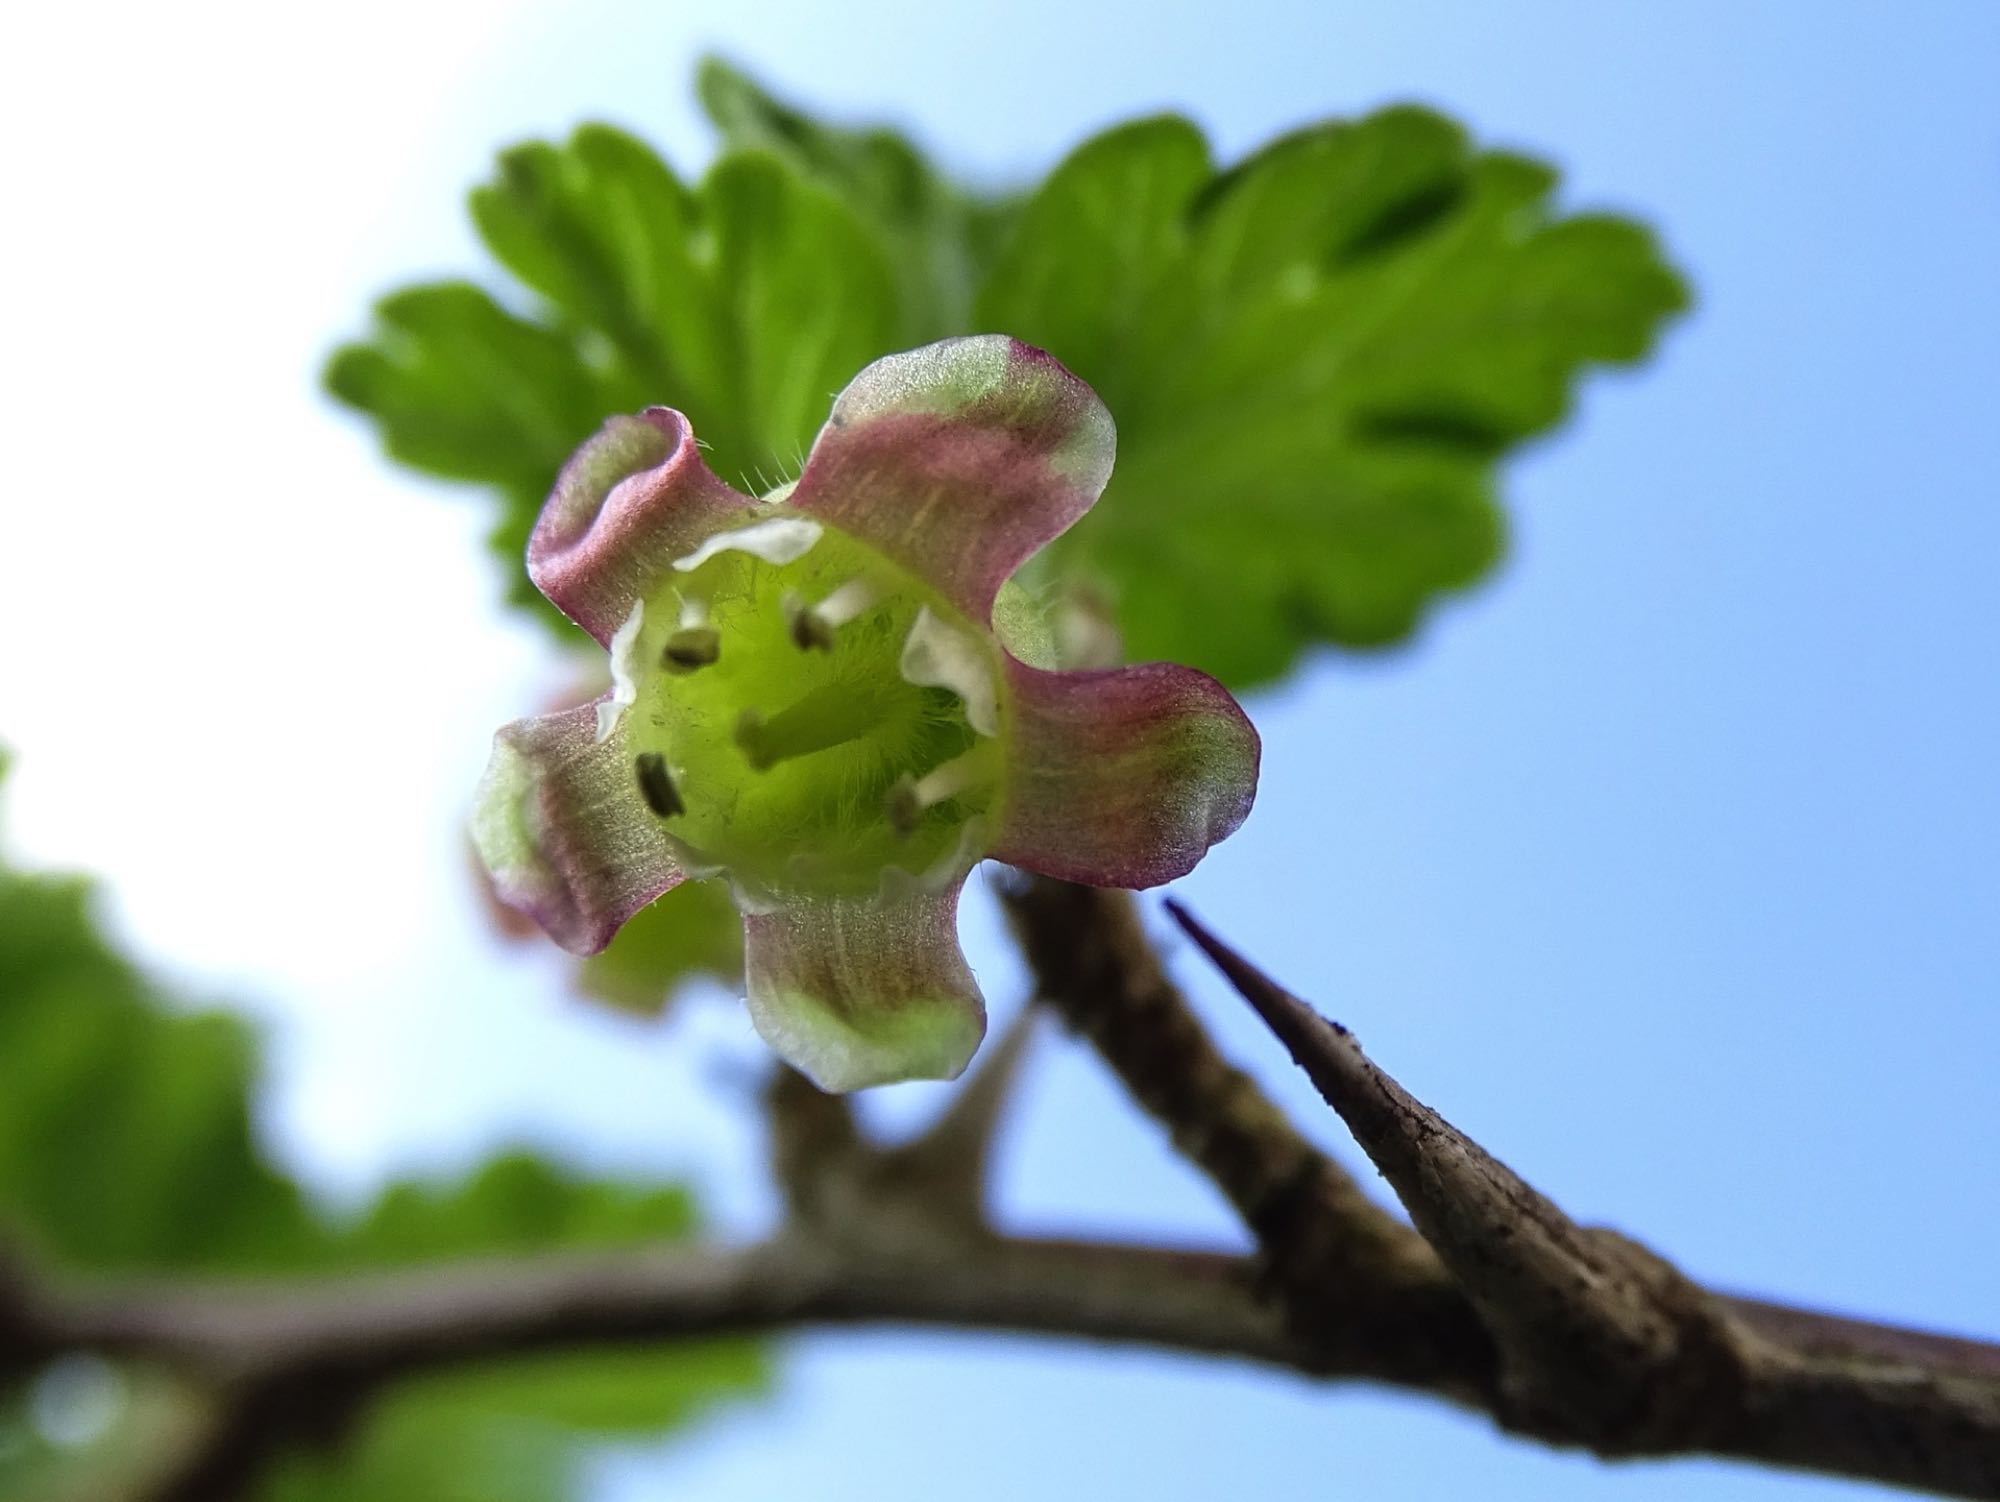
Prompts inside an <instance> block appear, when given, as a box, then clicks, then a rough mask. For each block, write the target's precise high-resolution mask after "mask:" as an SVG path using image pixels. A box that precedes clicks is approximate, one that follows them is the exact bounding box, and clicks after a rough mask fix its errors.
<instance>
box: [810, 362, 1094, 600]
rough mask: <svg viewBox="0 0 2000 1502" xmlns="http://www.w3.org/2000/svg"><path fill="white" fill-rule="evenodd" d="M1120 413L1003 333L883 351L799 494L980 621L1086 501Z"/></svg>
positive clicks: (841, 410) (833, 422) (848, 401)
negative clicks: (896, 351) (1109, 410)
mask: <svg viewBox="0 0 2000 1502" xmlns="http://www.w3.org/2000/svg"><path fill="white" fill-rule="evenodd" d="M1114 446H1115V436H1114V432H1113V429H1112V425H1111V416H1110V414H1109V413H1107V412H1106V411H1105V410H1104V404H1103V403H1102V402H1100V401H1098V399H1097V396H1096V394H1095V393H1094V392H1092V391H1091V389H1090V388H1089V387H1088V386H1086V385H1084V384H1083V382H1081V381H1079V380H1078V379H1077V378H1076V377H1075V376H1073V375H1071V374H1070V373H1069V372H1068V371H1067V370H1065V369H1064V368H1063V366H1062V365H1061V364H1060V363H1059V362H1058V361H1057V360H1056V359H1055V357H1054V356H1052V355H1049V354H1046V353H1044V352H1043V351H1041V350H1038V349H1035V348H1033V347H1032V346H1030V345H1026V344H1022V343H1021V342H1020V341H1018V340H1015V339H1009V338H1006V337H1005V336H1003V335H998V334H983V335H979V336H976V337H973V338H965V339H947V340H944V341H942V342H941V343H938V344H931V345H926V346H925V347H924V348H922V349H918V350H911V351H910V352H909V353H907V354H900V355H890V356H889V357H887V358H886V359H881V360H877V361H876V362H875V363H874V364H873V365H870V366H869V367H868V368H867V369H866V370H864V371H862V372H861V374H859V375H858V376H856V377H855V378H854V380H853V382H852V383H851V384H850V385H849V386H848V387H847V389H846V390H845V391H843V392H842V393H841V394H840V398H839V400H837V401H836V402H835V403H834V406H833V415H832V416H831V417H830V418H828V419H827V423H826V426H825V427H824V428H822V429H821V430H820V434H819V437H818V438H817V439H816V440H815V441H814V443H813V449H812V453H811V454H810V455H809V456H808V457H807V459H806V467H805V472H804V473H803V474H802V475H801V476H800V477H799V483H798V488H797V489H796V490H795V491H793V492H792V495H791V505H792V506H793V507H794V508H796V509H797V510H799V511H802V512H806V513H809V514H811V515H813V516H817V517H819V518H821V519H822V520H825V521H829V522H832V523H834V524H835V525H836V526H839V527H842V528H845V529H846V530H847V531H848V532H849V533H851V534H852V535H854V536H855V537H858V538H860V539H861V540H862V541H864V542H867V543H869V544H870V545H871V546H873V547H875V548H878V549H880V550H881V551H882V552H883V553H885V554H887V555H888V556H889V557H891V558H893V559H895V560H896V561H897V562H898V563H900V564H902V565H903V566H904V567H905V568H908V569H909V570H911V571H912V572H913V573H915V574H917V575H918V576H919V577H920V578H922V579H923V580H925V582H926V583H928V584H929V585H930V586H931V587H932V588H934V589H936V590H937V591H938V592H939V593H940V594H942V595H943V596H944V597H945V599H947V600H949V601H950V602H951V603H952V604H953V605H954V606H956V607H957V608H958V609H959V610H960V611H962V612H963V613H964V614H965V615H966V616H967V617H969V618H970V619H972V620H973V621H976V622H978V623H980V624H981V625H984V624H985V623H986V621H987V619H988V617H989V616H990V615H991V613H992V608H993V597H994V595H995V594H996V593H997V592H998V590H999V588H1000V585H1001V584H1002V582H1003V581H1005V580H1006V578H1007V577H1008V576H1009V575H1010V574H1012V573H1013V572H1014V570H1015V569H1017V568H1019V567H1020V565H1021V564H1022V563H1023V562H1025V561H1026V560H1027V558H1028V556H1029V555H1030V554H1032V553H1034V552H1035V551H1036V550H1037V549H1039V548H1040V547H1041V546H1042V545H1043V544H1044V543H1046V542H1048V541H1049V540H1050V539H1051V538H1053V537H1055V536H1056V535H1057V534H1058V533H1060V532H1062V531H1063V530H1064V529H1065V528H1067V527H1068V526H1069V525H1070V524H1071V523H1072V522H1074V521H1075V520H1076V519H1077V518H1078V517H1079V516H1081V515H1083V513H1084V512H1085V511H1087V510H1089V509H1090V506H1091V503H1092V502H1094V501H1095V500H1096V499H1097V496H1098V493H1099V492H1100V491H1102V490H1103V488H1104V482H1105V481H1106V480H1107V479H1108V478H1109V477H1110V474H1111V457H1112V451H1113V448H1114Z"/></svg>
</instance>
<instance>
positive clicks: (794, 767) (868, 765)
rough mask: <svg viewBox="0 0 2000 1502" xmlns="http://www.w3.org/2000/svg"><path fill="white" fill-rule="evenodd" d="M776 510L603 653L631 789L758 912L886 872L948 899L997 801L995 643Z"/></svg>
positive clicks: (725, 538) (678, 570)
mask: <svg viewBox="0 0 2000 1502" xmlns="http://www.w3.org/2000/svg"><path fill="white" fill-rule="evenodd" d="M770 509H771V510H772V511H773V512H774V513H777V514H773V515H771V516H769V517H768V518H767V519H764V520H761V521H757V522H753V523H752V524H750V525H749V526H747V527H742V528H738V529H737V530H735V531H732V532H726V533H721V534H718V535H717V536H714V537H711V538H710V539H709V540H708V541H707V542H705V543H703V544H702V546H701V547H699V548H698V549H696V550H695V551H694V552H693V553H690V554H689V555H687V556H686V557H685V558H682V559H680V560H679V561H678V562H676V563H675V565H674V569H673V572H672V574H671V575H670V577H669V578H668V579H667V580H666V581H664V582H663V583H662V584H661V585H660V586H659V588H658V589H656V590H655V591H654V593H653V594H652V595H651V596H649V597H648V598H646V599H645V600H642V601H641V602H640V603H639V605H638V606H636V607H635V608H634V610H633V613H632V616H631V618H630V619H628V620H627V622H626V623H625V627H624V629H622V630H621V631H620V632H619V633H618V635H617V637H616V638H614V639H613V641H612V644H611V645H612V666H613V673H614V677H615V681H616V687H615V688H614V691H613V702H614V704H615V705H618V706H622V713H623V715H624V729H625V744H626V746H627V748H628V750H629V752H630V753H631V755H632V758H633V775H634V777H635V778H636V779H637V781H638V786H639V791H640V793H641V795H642V796H643V797H644V798H645V800H646V804H647V806H648V807H649V808H650V809H651V810H652V813H653V815H654V816H655V817H656V818H658V819H659V820H660V821H661V823H662V826H663V827H664V828H665V829H666V831H667V832H668V834H669V835H670V836H671V837H672V838H673V840H674V841H675V842H676V845H677V847H678V850H679V853H680V854H681V856H682V858H683V860H684V861H685V862H686V863H687V865H688V866H689V867H690V869H691V870H695V871H722V872H726V873H727V874H728V875H729V876H730V877H731V878H732V880H733V881H734V882H735V884H736V887H737V891H738V895H739V897H740V898H741V899H743V900H744V901H746V902H749V903H753V904H754V903H758V902H763V901H770V900H775V899H776V898H777V897H779V896H780V895H782V894H784V893H788V892H791V893H801V892H803V893H814V894H839V895H865V894H867V893H871V892H873V891H875V890H876V889H877V888H878V887H879V885H880V883H881V881H882V879H883V877H884V876H885V874H886V873H888V872H890V871H892V870H899V871H902V872H904V873H907V874H908V875H909V876H911V877H915V878H916V879H918V880H920V881H926V882H929V883H931V884H935V885H942V884H943V883H944V882H946V881H949V880H951V879H953V878H954V877H956V876H958V875H959V874H961V873H962V872H963V871H964V869H965V868H966V867H967V866H969V865H970V864H971V861H972V859H973V858H974V856H975V855H976V854H977V850H978V845H977V831H976V829H975V830H968V828H967V826H968V825H970V824H972V822H973V821H974V820H975V819H977V818H978V817H979V816H980V815H982V814H985V813H987V812H988V811H989V810H990V807H991V804H992V800H993V794H994V785H995V781H996V779H997V775H998V771H999V764H1000V756H999V746H998V743H997V741H996V739H995V737H996V735H997V733H998V729H999V715H1000V712H1001V711H1000V703H999V698H998V694H999V684H1000V681H1001V680H1000V674H999V664H998V661H997V659H996V657H995V656H994V652H993V648H992V646H991V645H990V644H989V642H988V639H987V636H986V633H984V632H981V631H979V630H977V629H975V628H974V627H973V626H972V625H971V623H970V622H968V621H967V620H966V619H965V617H963V616H962V615H960V614H959V613H958V612H957V611H956V610H954V609H953V608H952V607H951V606H949V605H947V604H946V603H945V602H944V601H943V600H941V599H940V598H939V597H938V596H937V595H936V594H935V592H933V591H932V590H930V589H929V588H928V587H926V586H925V585H924V584H923V583H922V581H920V580H919V579H917V578H916V577H915V576H914V575H912V574H910V573H909V572H908V571H907V570H905V569H903V568H901V567H899V566H898V565H896V564H893V563H891V562H889V561H888V560H887V559H885V558H883V557H882V556H881V555H880V554H879V553H876V552H875V551H874V550H873V549H870V548H868V547H866V546H864V545H863V544H861V543H858V542H856V541H855V540H854V539H852V538H850V537H848V536H846V535H845V534H843V533H840V532H838V531H835V530H834V529H831V528H827V527H824V526H822V525H821V524H820V523H818V522H815V521H812V520H809V519H807V518H805V517H801V516H797V515H794V514H791V513H784V512H780V511H779V508H776V507H773V508H770ZM617 712H618V711H617V710H611V711H607V712H606V715H605V720H606V724H605V727H604V728H605V729H606V731H607V732H608V730H609V722H610V720H611V719H612V718H614V717H615V715H616V713H617Z"/></svg>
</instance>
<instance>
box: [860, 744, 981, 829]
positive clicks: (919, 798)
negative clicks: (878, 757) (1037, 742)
mask: <svg viewBox="0 0 2000 1502" xmlns="http://www.w3.org/2000/svg"><path fill="white" fill-rule="evenodd" d="M990 761H991V757H990V755H989V754H988V752H987V748H986V747H984V746H974V747H973V748H972V749H971V750H970V751H968V752H966V753H965V754H964V755H963V756H955V757H953V758H952V759H951V760H950V761H947V762H942V763H940V764H939V765H937V766H935V767H932V768H931V769H930V770H929V771H928V772H926V773H924V775H923V776H922V777H905V778H903V779H901V780H900V781H899V782H897V784H896V785H895V786H894V787H892V788H890V789H889V796H888V800H887V803H886V809H885V811H886V812H887V813H888V816H889V825H890V827H891V828H892V829H894V830H895V831H896V833H897V834H899V835H901V836H903V838H905V839H908V838H909V837H910V836H911V835H912V834H914V833H916V829H917V825H918V824H919V823H920V822H921V821H922V819H923V816H924V814H925V813H926V812H928V811H929V810H930V809H932V808H935V807H936V806H937V805H938V804H940V803H943V802H946V801H947V800H949V799H952V798H956V797H957V796H958V795H959V794H960V793H962V792H964V791H965V790H966V789H967V788H969V787H973V786H975V785H977V784H978V783H980V782H983V781H985V779H986V775H987V769H988V763H989V762H990Z"/></svg>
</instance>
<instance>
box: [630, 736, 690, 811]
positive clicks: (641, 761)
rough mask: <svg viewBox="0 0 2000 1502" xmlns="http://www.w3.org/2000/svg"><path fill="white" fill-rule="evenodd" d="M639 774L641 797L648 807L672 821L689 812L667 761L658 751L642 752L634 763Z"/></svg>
mask: <svg viewBox="0 0 2000 1502" xmlns="http://www.w3.org/2000/svg"><path fill="white" fill-rule="evenodd" d="M634 766H635V767H636V768H637V769H638V773H639V796H640V797H642V798H644V799H645V800H646V807H648V808H650V809H651V810H652V811H653V813H654V815H655V816H656V817H658V818H662V819H671V818H672V817H673V816H674V815H675V814H684V813H686V812H687V805H686V804H685V803H683V802H681V794H680V789H679V788H677V787H675V786H674V779H673V776H672V774H670V773H669V772H668V771H667V759H666V758H665V757H664V756H662V755H660V753H659V752H657V751H642V752H640V753H639V758H638V760H637V761H636V762H635V763H634Z"/></svg>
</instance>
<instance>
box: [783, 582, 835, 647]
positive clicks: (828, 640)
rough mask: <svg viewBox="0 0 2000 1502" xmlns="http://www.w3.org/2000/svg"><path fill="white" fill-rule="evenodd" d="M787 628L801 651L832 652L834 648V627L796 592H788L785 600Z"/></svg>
mask: <svg viewBox="0 0 2000 1502" xmlns="http://www.w3.org/2000/svg"><path fill="white" fill-rule="evenodd" d="M783 605H784V610H785V628H786V629H787V630H788V631H790V632H791V635H792V645H793V646H795V647H797V648H798V649H799V650H800V651H801V652H831V651H832V650H833V627H832V626H830V625H828V624H827V622H826V618H825V617H824V616H822V615H821V614H820V613H819V612H818V611H817V610H815V609H813V607H812V606H810V605H808V604H806V602H805V601H804V600H802V599H800V598H799V597H798V595H797V594H796V593H788V594H786V596H785V598H784V601H783Z"/></svg>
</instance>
